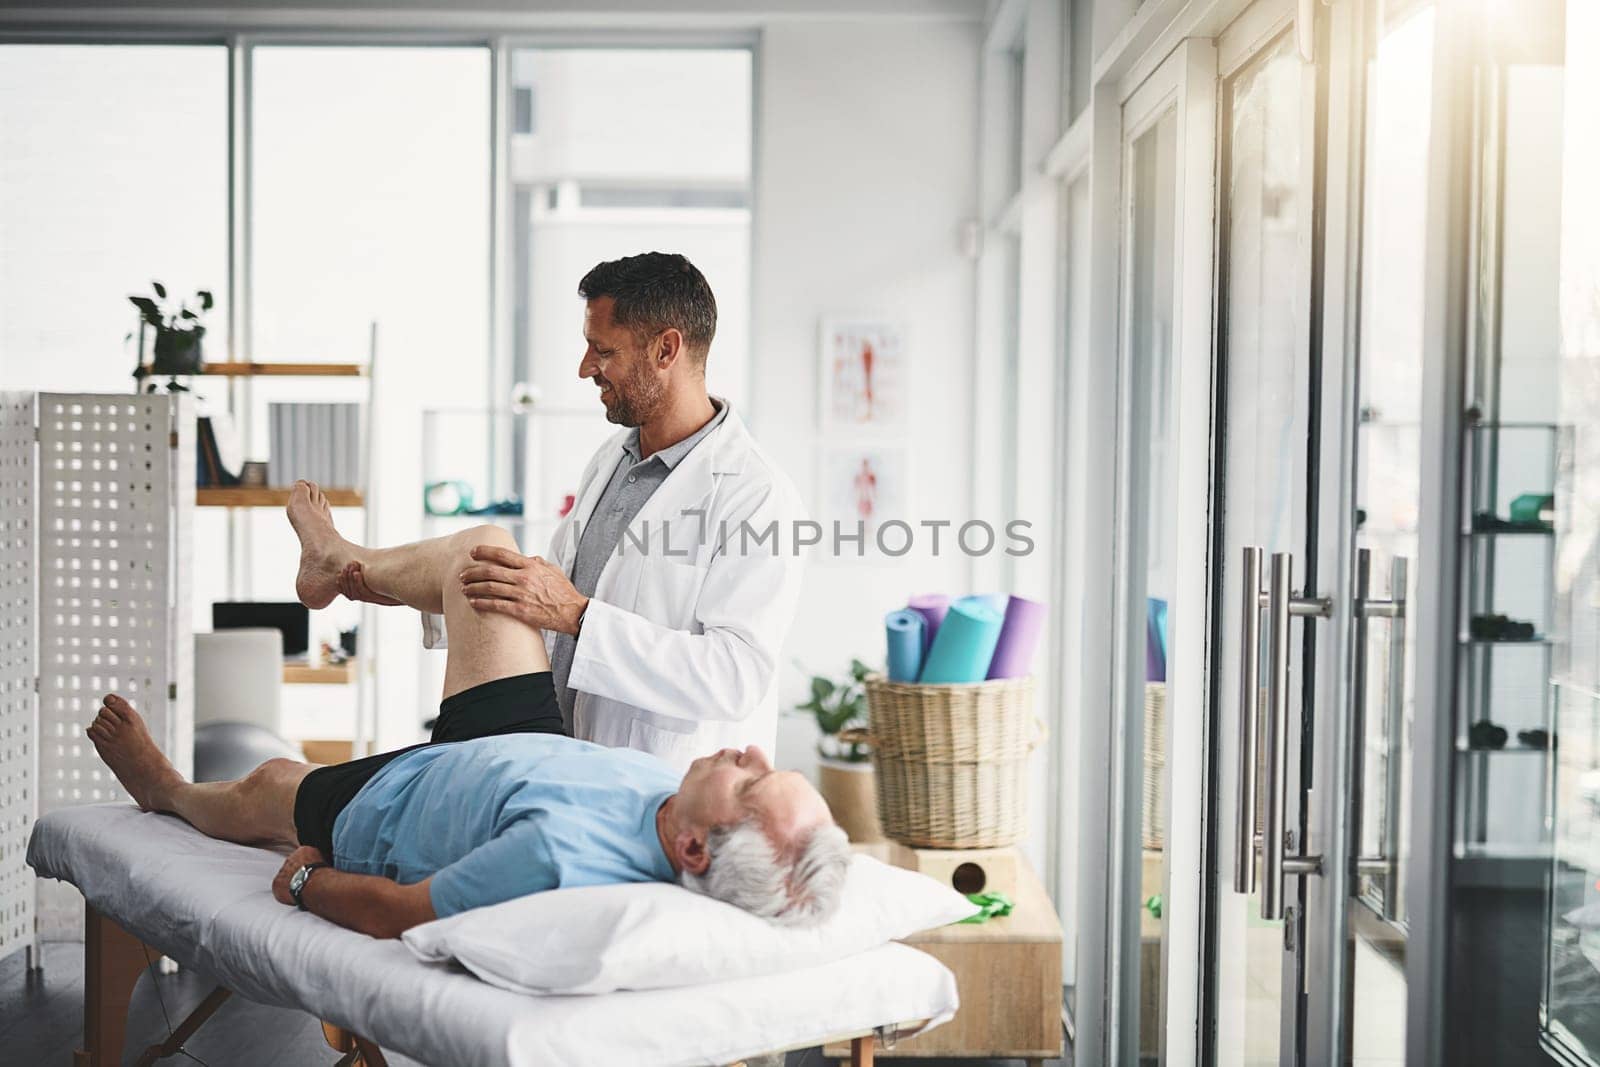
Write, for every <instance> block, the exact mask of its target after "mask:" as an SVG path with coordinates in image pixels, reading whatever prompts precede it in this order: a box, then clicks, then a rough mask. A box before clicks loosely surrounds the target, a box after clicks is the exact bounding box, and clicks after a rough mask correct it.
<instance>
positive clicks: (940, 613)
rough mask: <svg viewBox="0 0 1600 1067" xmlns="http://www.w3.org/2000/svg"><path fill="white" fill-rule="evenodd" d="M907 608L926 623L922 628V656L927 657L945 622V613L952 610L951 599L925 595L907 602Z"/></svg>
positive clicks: (937, 594)
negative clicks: (941, 625) (941, 624)
mask: <svg viewBox="0 0 1600 1067" xmlns="http://www.w3.org/2000/svg"><path fill="white" fill-rule="evenodd" d="M906 607H908V608H910V609H911V610H912V611H914V612H916V613H917V614H918V615H921V616H922V620H923V622H924V623H925V625H924V626H923V627H922V654H923V656H924V657H926V656H927V654H928V650H929V649H931V648H932V647H933V639H934V638H935V637H937V636H938V634H939V624H940V623H942V622H944V615H945V612H947V611H949V610H950V598H949V597H947V596H945V595H944V594H943V593H923V594H922V595H921V596H914V597H912V598H911V599H910V600H908V601H906Z"/></svg>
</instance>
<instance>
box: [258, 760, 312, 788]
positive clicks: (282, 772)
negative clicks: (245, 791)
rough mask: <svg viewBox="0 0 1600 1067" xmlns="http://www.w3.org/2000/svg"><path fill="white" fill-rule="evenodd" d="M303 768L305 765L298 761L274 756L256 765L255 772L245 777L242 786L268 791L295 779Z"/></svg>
mask: <svg viewBox="0 0 1600 1067" xmlns="http://www.w3.org/2000/svg"><path fill="white" fill-rule="evenodd" d="M304 767H305V764H304V763H301V762H300V761H299V760H294V759H289V758H288V757H287V756H276V757H274V758H272V759H269V760H267V761H266V762H265V763H261V764H257V765H256V769H255V770H253V771H251V772H250V773H249V774H247V775H245V777H244V784H245V785H247V786H250V787H252V788H255V789H270V788H272V787H273V786H275V785H279V784H280V783H283V782H285V781H286V780H288V779H290V778H293V777H295V776H296V775H297V774H298V773H299V772H300V771H301V770H302V769H304Z"/></svg>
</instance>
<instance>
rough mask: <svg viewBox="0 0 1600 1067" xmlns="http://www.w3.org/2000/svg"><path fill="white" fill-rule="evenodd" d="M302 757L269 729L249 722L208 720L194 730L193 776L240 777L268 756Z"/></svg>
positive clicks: (203, 778) (213, 779) (200, 778)
mask: <svg viewBox="0 0 1600 1067" xmlns="http://www.w3.org/2000/svg"><path fill="white" fill-rule="evenodd" d="M279 758H288V759H294V760H298V759H305V754H304V753H302V752H301V751H300V749H299V747H298V746H296V745H291V744H290V743H289V742H287V741H285V740H284V739H283V738H281V737H279V736H278V735H277V734H275V733H273V732H272V731H271V730H268V729H266V728H265V727H262V726H257V725H256V724H255V723H250V722H208V723H206V724H205V725H203V726H197V727H195V731H194V780H195V781H197V782H226V781H231V780H232V779H234V778H243V777H244V776H245V775H247V774H249V773H250V772H251V771H253V770H255V769H256V768H257V767H259V766H261V765H262V764H263V763H265V762H267V760H269V759H279Z"/></svg>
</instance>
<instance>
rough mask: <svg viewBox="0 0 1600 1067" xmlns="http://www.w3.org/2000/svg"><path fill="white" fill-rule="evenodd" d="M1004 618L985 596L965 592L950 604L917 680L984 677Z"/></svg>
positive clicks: (957, 680)
mask: <svg viewBox="0 0 1600 1067" xmlns="http://www.w3.org/2000/svg"><path fill="white" fill-rule="evenodd" d="M1004 619H1005V616H1003V615H1002V614H1001V613H1000V612H998V611H996V610H994V608H993V607H992V606H991V605H990V603H989V601H988V600H987V598H985V597H976V596H964V597H962V598H961V599H960V600H957V601H956V602H955V603H954V604H951V605H950V611H949V613H948V614H947V615H945V617H944V622H943V623H942V624H941V625H940V626H939V633H938V635H937V636H936V637H934V639H933V647H932V648H930V649H929V650H928V659H927V662H925V663H923V665H922V676H921V677H920V678H919V679H918V680H919V681H921V682H924V683H927V684H930V685H934V684H938V685H950V684H957V683H961V682H981V681H983V680H984V678H985V677H986V676H987V675H988V673H989V660H990V659H992V658H993V657H994V646H995V642H996V641H998V640H1000V624H1001V623H1002V622H1003V621H1004Z"/></svg>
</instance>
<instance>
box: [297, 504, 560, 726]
mask: <svg viewBox="0 0 1600 1067" xmlns="http://www.w3.org/2000/svg"><path fill="white" fill-rule="evenodd" d="M288 510H289V521H290V523H291V524H293V526H294V530H295V533H296V534H298V535H299V537H300V545H301V549H300V572H299V574H298V576H297V577H296V579H295V592H296V593H297V594H298V595H299V597H300V601H301V603H303V604H305V605H306V606H307V607H310V608H321V607H326V606H327V605H328V604H329V603H331V602H332V601H333V598H334V597H335V596H337V595H338V593H339V588H340V584H339V583H340V575H341V574H342V573H344V572H345V570H346V568H348V567H350V566H351V564H356V565H358V566H359V569H360V575H359V580H360V581H362V582H363V583H364V586H365V587H366V588H368V589H370V590H372V591H373V592H375V593H377V594H379V595H381V596H383V597H385V598H388V599H389V600H390V601H391V602H398V603H402V604H405V605H408V606H410V607H413V608H416V609H417V610H418V611H426V612H430V613H432V614H435V615H443V616H444V617H445V626H446V628H447V629H448V631H449V634H450V648H449V657H448V659H447V661H446V664H445V674H444V694H443V695H444V696H447V697H448V696H451V695H453V694H455V693H459V692H461V691H462V690H464V689H471V688H472V687H473V686H475V685H481V684H483V683H484V682H492V681H494V680H495V679H497V678H507V677H510V676H512V675H517V674H534V673H537V672H539V671H547V670H549V669H550V659H549V657H548V655H546V653H545V647H544V635H543V634H542V633H540V631H539V630H538V629H536V628H534V627H532V626H529V625H527V624H526V623H523V622H519V621H517V620H516V619H513V618H511V617H510V616H508V615H502V614H498V613H495V612H479V611H478V610H477V609H476V608H474V607H473V606H472V605H471V604H470V603H468V602H467V599H466V597H465V596H463V595H462V592H461V572H462V571H463V570H465V569H466V568H467V567H469V566H471V565H472V564H473V563H474V562H475V561H474V560H473V559H472V550H473V549H474V548H476V547H477V546H479V545H496V546H499V547H501V548H509V549H512V550H513V551H515V550H516V548H517V542H516V539H515V538H513V537H512V536H511V534H510V533H508V532H507V531H505V530H503V529H501V528H500V527H498V526H488V525H485V526H474V527H472V528H470V529H466V530H461V531H460V532H458V533H453V534H450V535H449V536H446V537H435V538H431V539H429V540H427V541H416V542H413V543H412V544H409V545H399V546H396V547H394V548H366V547H363V546H361V545H357V544H354V543H352V542H350V541H347V540H345V539H344V538H343V537H341V536H339V531H338V530H337V529H335V528H334V525H333V513H332V511H331V510H330V509H329V507H328V503H327V499H326V498H325V497H324V496H323V495H322V490H320V489H318V488H317V487H316V486H315V485H313V484H312V483H310V482H296V483H295V486H294V489H293V490H292V491H291V493H290V497H289V509H288Z"/></svg>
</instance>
